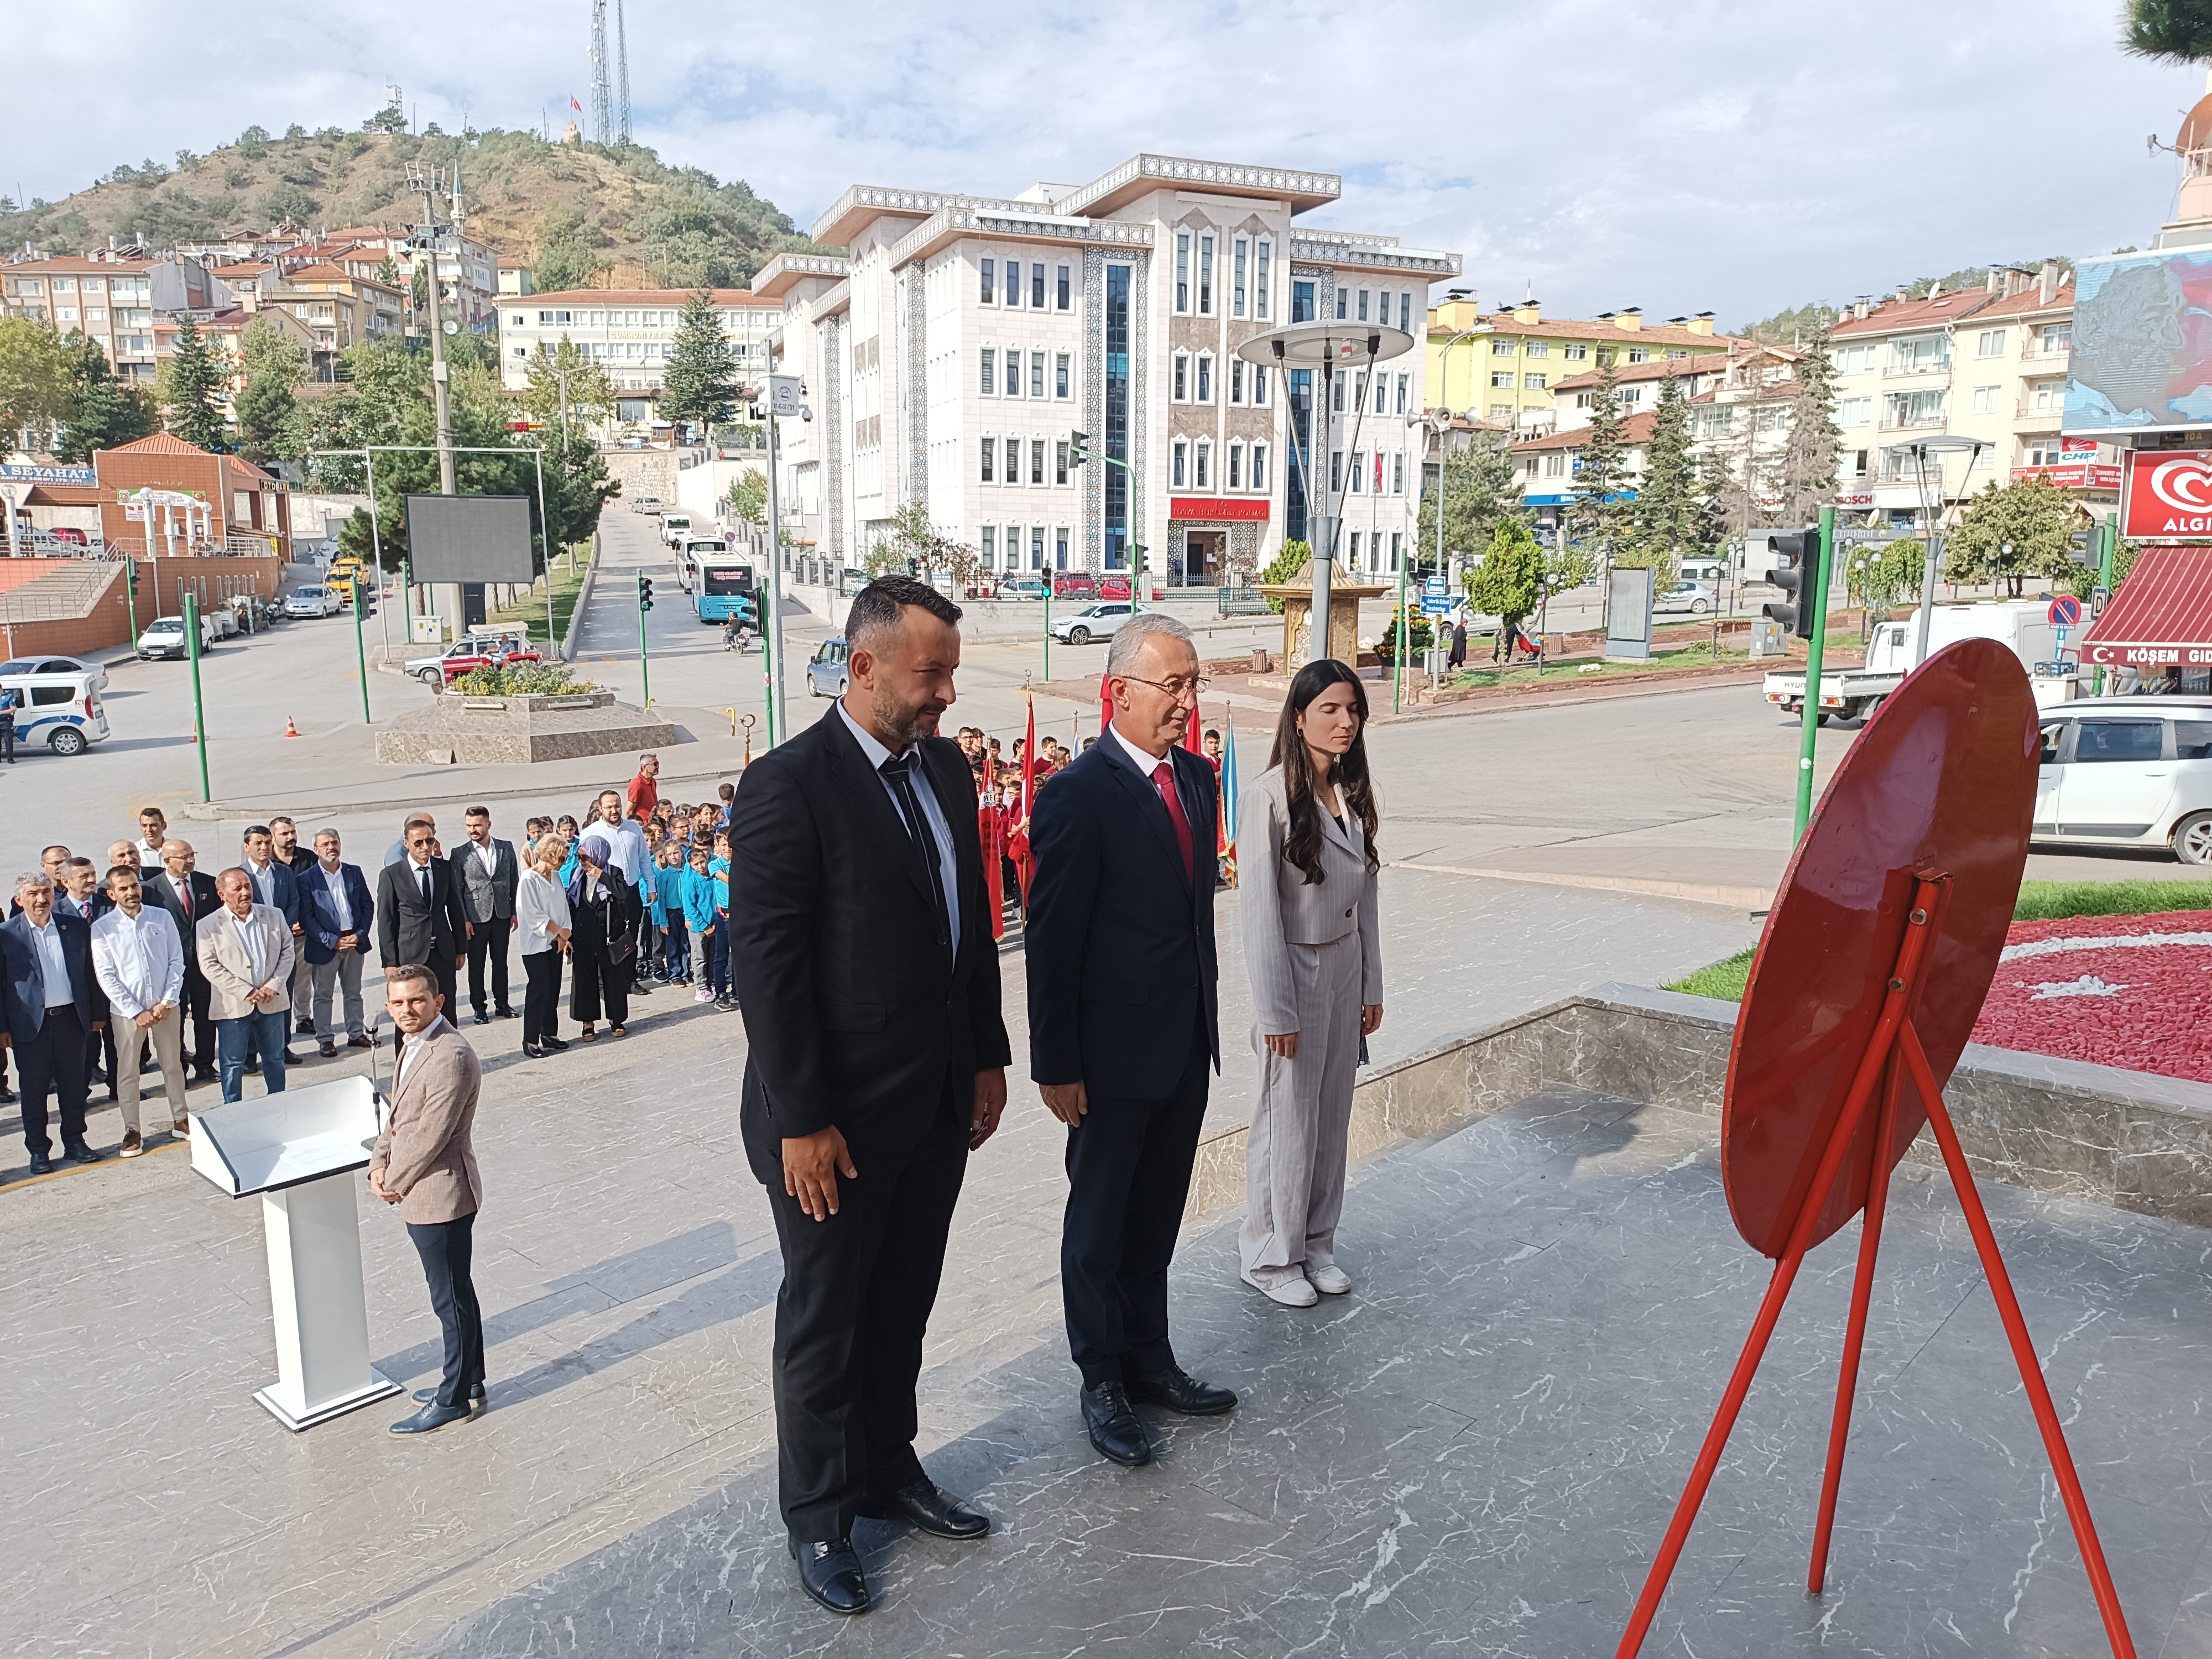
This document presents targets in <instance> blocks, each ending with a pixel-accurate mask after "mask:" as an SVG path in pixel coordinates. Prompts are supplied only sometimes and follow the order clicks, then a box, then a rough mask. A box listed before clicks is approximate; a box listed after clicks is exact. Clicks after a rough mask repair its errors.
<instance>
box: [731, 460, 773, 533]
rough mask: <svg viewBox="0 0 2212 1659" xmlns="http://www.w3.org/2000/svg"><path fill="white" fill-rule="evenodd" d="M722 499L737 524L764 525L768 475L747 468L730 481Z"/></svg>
mask: <svg viewBox="0 0 2212 1659" xmlns="http://www.w3.org/2000/svg"><path fill="white" fill-rule="evenodd" d="M722 499H723V500H724V501H726V502H728V503H729V507H730V516H731V517H732V518H733V519H735V520H737V521H738V523H739V524H749V525H753V526H760V525H763V524H766V523H767V522H768V474H766V473H765V472H756V471H753V470H752V469H751V468H750V467H748V468H747V469H746V470H745V471H743V472H740V473H738V476H737V477H734V478H732V480H731V481H730V488H729V489H728V491H727V493H726V494H725V495H723V497H722Z"/></svg>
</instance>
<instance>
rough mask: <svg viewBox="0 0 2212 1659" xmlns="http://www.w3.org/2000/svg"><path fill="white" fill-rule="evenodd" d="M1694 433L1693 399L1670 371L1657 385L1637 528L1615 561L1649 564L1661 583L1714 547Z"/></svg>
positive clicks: (1635, 520) (1639, 488) (1638, 491)
mask: <svg viewBox="0 0 2212 1659" xmlns="http://www.w3.org/2000/svg"><path fill="white" fill-rule="evenodd" d="M1632 512H1633V519H1632V523H1633V526H1634V528H1633V530H1632V532H1631V534H1630V536H1629V538H1628V539H1627V541H1626V543H1625V544H1623V545H1622V546H1621V547H1620V548H1619V549H1617V550H1615V551H1614V554H1613V562H1614V563H1615V564H1617V565H1629V566H1643V565H1649V566H1650V568H1652V569H1653V570H1655V571H1656V572H1657V573H1658V575H1657V577H1656V581H1657V582H1658V585H1659V586H1661V587H1662V588H1663V587H1668V586H1673V584H1674V578H1675V575H1676V574H1677V573H1678V572H1679V571H1680V569H1681V568H1682V561H1683V560H1684V559H1686V558H1692V557H1694V556H1697V555H1698V554H1699V553H1701V552H1703V551H1705V549H1706V548H1707V547H1708V546H1709V545H1710V542H1709V539H1708V538H1709V537H1710V534H1711V531H1710V528H1709V525H1708V520H1707V515H1706V513H1705V501H1704V499H1703V497H1702V496H1701V495H1699V489H1698V460H1697V456H1696V454H1695V453H1694V452H1693V449H1692V438H1691V435H1690V400H1689V399H1688V398H1686V397H1685V396H1684V395H1683V393H1682V385H1681V382H1680V380H1676V379H1675V378H1674V376H1673V375H1672V374H1669V375H1668V377H1667V378H1666V379H1665V380H1662V381H1661V382H1660V386H1659V406H1658V411H1657V413H1656V415H1655V416H1654V417H1653V420H1652V424H1651V441H1650V444H1649V445H1648V446H1647V447H1645V449H1644V476H1643V477H1642V478H1641V479H1639V480H1638V483H1637V489H1636V501H1635V503H1634V506H1633V508H1632Z"/></svg>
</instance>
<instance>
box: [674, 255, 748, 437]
mask: <svg viewBox="0 0 2212 1659" xmlns="http://www.w3.org/2000/svg"><path fill="white" fill-rule="evenodd" d="M660 412H661V414H662V415H663V416H665V417H666V418H667V419H669V420H671V421H689V422H693V423H694V424H696V425H697V426H700V427H702V428H705V427H708V426H712V425H713V424H714V422H717V421H726V420H728V419H730V418H731V417H732V416H734V415H735V414H736V413H737V412H738V365H737V359H736V358H735V357H734V356H732V355H731V352H730V342H729V339H728V337H726V335H724V334H723V332H722V313H721V312H720V309H719V308H718V307H716V306H715V304H714V295H711V294H709V293H708V292H707V291H706V290H705V289H700V290H699V291H698V292H697V293H696V294H694V295H692V296H691V297H690V299H688V300H686V301H684V311H683V314H682V315H681V316H679V317H678V319H676V337H675V339H674V340H672V341H671V342H670V343H669V347H668V368H667V372H666V373H665V374H664V375H663V377H662V380H661V393H660Z"/></svg>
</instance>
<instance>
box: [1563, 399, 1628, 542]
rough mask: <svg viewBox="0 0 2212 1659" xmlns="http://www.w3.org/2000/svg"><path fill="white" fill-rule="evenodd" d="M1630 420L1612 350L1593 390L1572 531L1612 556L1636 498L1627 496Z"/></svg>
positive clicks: (1570, 515)
mask: <svg viewBox="0 0 2212 1659" xmlns="http://www.w3.org/2000/svg"><path fill="white" fill-rule="evenodd" d="M1626 424H1627V422H1626V418H1625V417H1624V416H1622V414H1621V412H1620V376H1619V375H1618V374H1616V373H1615V372H1614V369H1613V358H1612V357H1611V356H1610V355H1607V356H1604V357H1603V358H1602V359H1601V361H1600V362H1599V364H1598V370H1597V386H1595V389H1594V390H1593V391H1592V392H1590V422H1589V426H1588V427H1587V428H1584V429H1583V430H1584V436H1583V447H1582V454H1581V456H1580V458H1579V459H1577V462H1576V464H1575V479H1574V484H1575V488H1574V499H1573V500H1572V501H1570V502H1569V503H1568V504H1567V529H1568V532H1569V533H1570V534H1571V535H1573V536H1575V537H1576V538H1578V539H1580V540H1582V541H1584V542H1595V544H1597V545H1596V549H1595V550H1596V551H1597V552H1598V553H1599V554H1600V555H1601V556H1604V557H1605V558H1606V559H1607V561H1610V560H1611V558H1612V557H1613V556H1614V555H1615V554H1616V553H1617V551H1618V550H1619V547H1620V544H1621V542H1622V541H1624V540H1625V539H1626V532H1627V530H1628V529H1629V527H1630V525H1631V524H1632V514H1633V511H1634V503H1633V502H1631V501H1626V500H1624V499H1622V497H1623V495H1624V494H1625V492H1626V489H1627V488H1628V458H1627V453H1626V445H1625V444H1624V442H1623V429H1624V428H1625V427H1626ZM1585 551H1588V550H1587V549H1586V550H1585Z"/></svg>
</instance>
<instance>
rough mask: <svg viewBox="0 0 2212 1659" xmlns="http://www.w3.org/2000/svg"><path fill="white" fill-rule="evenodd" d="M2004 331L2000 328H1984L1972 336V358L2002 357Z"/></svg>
mask: <svg viewBox="0 0 2212 1659" xmlns="http://www.w3.org/2000/svg"><path fill="white" fill-rule="evenodd" d="M2004 342H2005V331H2004V330H2002V329H2001V328H1985V329H1984V330H1983V331H1981V332H1980V333H1978V334H1977V335H1976V336H1974V356H1977V357H2002V356H2004Z"/></svg>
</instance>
